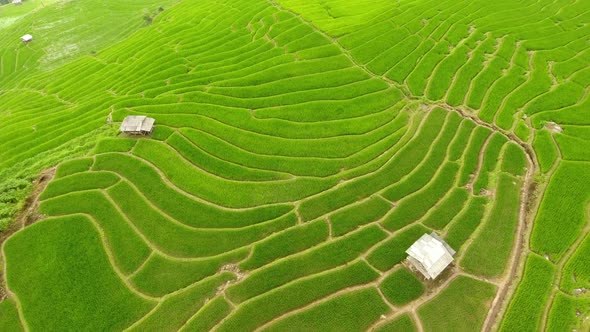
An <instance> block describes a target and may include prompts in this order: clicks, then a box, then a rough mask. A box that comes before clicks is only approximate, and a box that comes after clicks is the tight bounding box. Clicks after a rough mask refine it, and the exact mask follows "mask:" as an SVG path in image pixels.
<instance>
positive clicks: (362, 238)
mask: <svg viewBox="0 0 590 332" xmlns="http://www.w3.org/2000/svg"><path fill="white" fill-rule="evenodd" d="M383 238H385V234H384V232H383V231H381V230H380V229H379V228H378V227H376V226H369V227H365V228H363V229H360V230H358V231H356V232H353V233H350V234H348V235H346V236H344V237H341V238H339V239H338V240H335V241H333V242H328V243H325V244H323V245H321V246H318V247H315V248H313V250H308V251H306V252H302V253H299V254H297V255H292V256H289V257H286V258H285V259H283V260H279V261H277V262H276V263H275V264H272V265H269V266H267V267H265V268H262V269H260V270H257V271H256V272H254V273H252V274H250V278H248V279H245V280H244V281H242V282H241V283H240V284H237V285H234V286H232V287H230V288H229V289H228V290H227V296H228V297H229V298H230V299H231V300H232V301H233V302H238V303H239V302H243V301H245V300H247V299H250V298H252V297H254V296H257V295H260V294H262V293H264V292H267V291H270V290H272V289H274V288H276V287H278V286H280V285H283V284H285V283H287V282H289V281H291V280H294V279H297V278H300V277H304V276H306V275H309V274H313V273H319V272H321V271H325V270H328V269H330V268H334V267H337V266H339V265H342V264H346V263H347V262H351V261H353V260H354V259H356V258H357V257H358V256H360V255H361V254H362V253H363V252H364V251H366V250H367V249H368V248H370V247H371V246H373V245H374V244H376V243H377V242H379V241H381V240H383Z"/></svg>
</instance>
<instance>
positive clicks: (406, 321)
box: [375, 314, 418, 332]
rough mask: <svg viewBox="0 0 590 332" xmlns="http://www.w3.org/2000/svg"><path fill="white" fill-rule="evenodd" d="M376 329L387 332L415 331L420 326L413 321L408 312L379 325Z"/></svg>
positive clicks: (379, 331)
mask: <svg viewBox="0 0 590 332" xmlns="http://www.w3.org/2000/svg"><path fill="white" fill-rule="evenodd" d="M375 331H378V332H387V331H403V332H415V331H418V328H417V327H416V325H415V324H414V321H412V318H410V316H409V315H408V314H403V315H401V316H400V317H398V318H396V319H394V320H392V321H391V322H387V323H385V324H383V325H381V326H379V327H378V328H377V329H376V330H375Z"/></svg>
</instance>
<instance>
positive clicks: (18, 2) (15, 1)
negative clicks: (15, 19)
mask: <svg viewBox="0 0 590 332" xmlns="http://www.w3.org/2000/svg"><path fill="white" fill-rule="evenodd" d="M12 4H13V5H22V4H23V1H22V0H12Z"/></svg>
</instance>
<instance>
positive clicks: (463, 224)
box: [445, 197, 488, 250]
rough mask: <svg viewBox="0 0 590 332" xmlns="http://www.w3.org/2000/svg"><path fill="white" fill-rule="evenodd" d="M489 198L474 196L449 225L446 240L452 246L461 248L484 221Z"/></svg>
mask: <svg viewBox="0 0 590 332" xmlns="http://www.w3.org/2000/svg"><path fill="white" fill-rule="evenodd" d="M487 203H488V199H487V198H485V197H474V198H471V200H470V201H469V202H468V204H467V206H466V207H465V209H464V210H463V211H461V213H460V214H459V215H457V217H456V219H455V220H454V221H453V223H452V224H451V225H450V226H449V230H448V233H447V236H446V238H445V241H446V242H447V243H448V244H449V245H450V246H451V247H452V248H455V250H456V249H459V248H461V247H462V246H463V244H464V243H465V241H467V239H469V237H470V235H471V234H472V233H473V232H474V231H475V229H476V228H477V226H478V225H479V224H480V223H481V222H482V220H483V217H484V213H485V211H486V205H487Z"/></svg>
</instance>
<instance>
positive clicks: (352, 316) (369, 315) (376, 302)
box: [265, 289, 389, 331]
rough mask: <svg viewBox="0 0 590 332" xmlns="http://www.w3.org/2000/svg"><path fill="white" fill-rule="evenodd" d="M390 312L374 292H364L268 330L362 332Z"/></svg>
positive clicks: (287, 318)
mask: <svg viewBox="0 0 590 332" xmlns="http://www.w3.org/2000/svg"><path fill="white" fill-rule="evenodd" d="M388 310H389V307H388V306H387V305H386V304H385V303H384V302H383V300H382V299H381V297H380V296H379V294H378V293H377V291H376V290H375V289H362V290H357V291H352V292H349V293H346V294H343V295H340V296H338V297H335V298H332V299H330V300H328V301H325V302H322V303H319V304H317V305H315V306H313V307H311V308H310V309H307V310H305V311H302V312H299V313H297V314H294V315H291V316H288V317H285V318H283V319H281V320H279V321H277V322H276V323H273V324H272V325H270V326H269V327H268V328H267V329H265V330H267V331H285V330H295V331H311V330H318V331H363V330H365V329H366V328H367V327H369V326H370V325H371V323H372V322H373V321H375V320H377V319H378V318H379V316H380V315H382V314H384V313H386V312H387V311H388Z"/></svg>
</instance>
